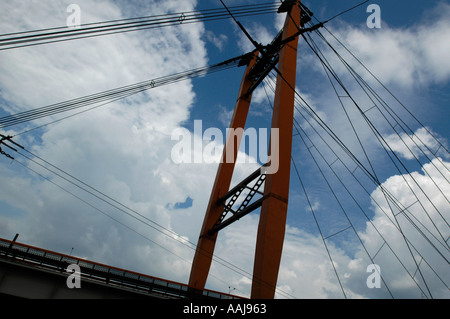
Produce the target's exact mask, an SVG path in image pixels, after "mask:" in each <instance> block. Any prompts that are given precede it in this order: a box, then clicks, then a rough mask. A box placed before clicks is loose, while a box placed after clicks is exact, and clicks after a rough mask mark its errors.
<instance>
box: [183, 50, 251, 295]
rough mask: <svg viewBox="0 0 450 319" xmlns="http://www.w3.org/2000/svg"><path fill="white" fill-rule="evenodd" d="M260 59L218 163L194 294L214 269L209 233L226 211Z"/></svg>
mask: <svg viewBox="0 0 450 319" xmlns="http://www.w3.org/2000/svg"><path fill="white" fill-rule="evenodd" d="M257 55H258V54H257V53H256V52H255V55H254V57H253V59H251V60H250V62H249V64H248V66H247V68H246V71H245V73H244V76H243V78H242V82H241V86H240V89H239V95H238V99H237V101H236V106H235V109H234V113H233V117H232V119H231V123H230V130H229V132H235V133H236V134H235V135H229V136H227V140H226V143H225V147H224V149H223V153H222V159H221V161H220V163H219V167H218V170H217V174H216V179H215V181H214V185H213V188H212V192H211V196H210V199H209V203H208V208H207V210H206V214H205V219H204V221H203V226H202V229H201V231H200V236H199V240H198V243H197V248H196V252H195V255H194V259H193V263H192V268H191V274H190V278H189V286H190V287H191V288H192V289H194V290H196V289H198V290H202V289H204V287H205V284H206V280H207V277H208V273H209V269H210V267H211V262H212V258H213V253H214V248H215V244H216V239H217V233H214V234H209V233H208V232H209V230H211V229H212V228H213V226H214V225H215V223H216V222H217V220H218V219H219V217H220V216H221V214H222V211H223V206H221V205H219V204H218V203H217V201H218V199H220V198H221V197H222V196H224V195H225V194H226V193H227V192H228V191H229V189H230V183H231V179H232V177H233V171H234V166H235V163H236V158H237V154H238V150H239V146H240V141H241V137H242V134H239V132H242V130H243V129H244V127H245V122H246V120H247V115H248V110H249V108H250V102H251V95H249V96H247V92H248V91H249V88H250V86H251V85H252V84H253V81H251V80H250V79H249V77H248V74H249V72H250V70H251V69H252V67H253V65H254V64H255V61H256V57H257ZM238 129H242V130H238ZM235 136H236V140H235Z"/></svg>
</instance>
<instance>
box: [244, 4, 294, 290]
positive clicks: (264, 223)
mask: <svg viewBox="0 0 450 319" xmlns="http://www.w3.org/2000/svg"><path fill="white" fill-rule="evenodd" d="M299 4H300V3H299V2H298V3H297V5H294V6H293V7H292V10H291V12H290V14H289V13H288V15H287V18H286V22H285V25H284V29H283V30H284V31H283V39H288V38H290V37H291V36H294V35H295V34H296V33H297V32H298V27H299V26H300V15H301V10H300V6H299ZM297 46H298V36H297V37H295V38H294V39H293V40H292V41H290V42H287V43H286V44H285V45H284V46H283V47H282V48H281V51H280V60H279V63H278V71H279V74H278V78H277V86H276V91H275V100H274V107H273V117H272V128H276V129H278V132H279V147H278V149H279V154H270V157H271V161H274V159H276V158H278V161H279V162H278V171H277V172H276V173H273V174H267V175H266V181H265V186H264V196H266V197H267V198H266V199H265V200H264V202H263V204H262V207H261V215H260V220H259V226H258V235H257V236H258V237H257V241H256V252H255V263H254V269H253V284H252V293H251V298H252V299H272V298H274V296H275V288H276V284H277V279H278V271H279V267H280V261H281V252H282V249H283V242H284V235H285V227H286V216H287V208H288V197H289V179H290V168H291V149H292V129H293V121H294V99H295V91H294V90H295V79H296V67H297ZM277 155H278V156H277Z"/></svg>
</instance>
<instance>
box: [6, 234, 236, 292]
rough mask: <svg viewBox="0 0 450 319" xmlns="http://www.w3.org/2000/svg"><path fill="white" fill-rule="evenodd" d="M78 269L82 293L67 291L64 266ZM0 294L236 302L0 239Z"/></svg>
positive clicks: (157, 279) (177, 284)
mask: <svg viewBox="0 0 450 319" xmlns="http://www.w3.org/2000/svg"><path fill="white" fill-rule="evenodd" d="M70 264H76V265H78V266H79V268H80V272H81V273H80V278H81V284H82V289H76V288H73V289H70V288H68V287H67V284H66V280H67V278H68V276H69V275H70V273H68V272H66V269H67V266H69V265H70ZM0 293H1V294H3V295H9V296H16V297H24V298H42V299H47V298H72V297H79V298H164V299H171V298H172V299H194V298H196V299H198V298H206V299H240V298H241V297H237V296H234V295H229V294H224V293H220V292H216V291H212V290H203V291H200V292H199V291H195V292H194V291H192V289H189V287H188V286H187V285H185V284H182V283H177V282H173V281H170V280H165V279H161V278H157V277H152V276H149V275H145V274H140V273H137V272H133V271H129V270H125V269H120V268H116V267H111V266H108V265H104V264H100V263H96V262H92V261H88V260H85V259H81V258H77V257H73V256H69V255H64V254H60V253H57V252H54V251H49V250H45V249H42V248H38V247H33V246H29V245H25V244H22V243H17V242H13V241H10V240H7V239H2V238H0Z"/></svg>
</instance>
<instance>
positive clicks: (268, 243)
mask: <svg viewBox="0 0 450 319" xmlns="http://www.w3.org/2000/svg"><path fill="white" fill-rule="evenodd" d="M300 2H301V1H300V0H297V1H295V3H293V6H292V8H290V10H289V12H288V14H287V16H286V21H285V25H284V29H283V34H282V36H281V43H283V44H282V47H281V50H280V51H279V61H278V72H279V75H278V78H277V86H276V91H275V100H274V108H273V117H272V131H273V129H276V130H277V131H278V134H279V145H278V147H276V148H275V149H277V150H278V154H269V158H270V159H271V162H272V164H273V161H274V160H276V161H278V162H277V163H276V165H277V166H278V169H277V170H276V172H275V171H274V172H270V173H267V175H266V180H265V186H264V187H265V188H264V196H263V201H262V208H261V215H260V221H259V226H258V235H257V242H256V251H255V263H254V272H253V283H252V292H251V298H253V299H272V298H274V296H275V288H276V283H277V279H278V271H279V267H280V261H281V252H282V248H283V242H284V235H285V227H286V216H287V208H288V196H289V179H290V167H291V148H292V129H293V119H294V99H295V91H294V88H295V78H296V68H297V46H298V31H299V28H300V16H301V6H300ZM283 40H286V41H287V42H286V43H284V42H283ZM257 60H258V54H257V53H256V52H255V53H254V56H253V59H251V61H250V62H249V64H248V66H247V68H246V71H245V73H244V76H243V79H242V82H241V86H240V90H239V95H238V100H237V102H236V107H235V110H234V114H233V117H232V120H231V123H230V128H231V129H235V131H236V129H237V128H241V129H243V128H244V127H245V122H246V119H247V115H248V110H249V107H250V102H251V94H247V93H248V92H249V89H250V88H251V87H252V86H253V85H254V83H255V82H254V79H252V78H250V77H249V74H250V73H251V70H252V68H253V67H254V66H255V64H256V63H257ZM230 131H232V130H230ZM236 137H237V140H234V138H235V136H234V135H233V136H227V141H226V144H225V147H224V150H223V154H222V160H221V162H220V163H219V167H218V171H217V175H216V179H215V182H214V186H213V189H212V192H211V196H210V200H209V203H208V208H207V210H206V214H205V219H204V221H203V226H202V229H201V232H200V236H199V241H198V244H197V249H196V252H195V256H194V259H193V263H192V269H191V274H190V278H189V286H190V287H191V288H192V289H194V290H202V289H204V287H205V284H206V280H207V277H208V273H209V269H210V267H211V262H212V258H213V254H214V247H215V243H216V239H217V234H218V233H217V232H211V229H213V227H214V226H215V225H216V223H217V221H218V219H219V218H220V217H221V214H222V212H223V210H224V207H223V206H221V205H220V204H219V199H221V198H222V197H223V196H225V195H226V194H227V193H228V191H229V189H230V183H231V179H232V175H233V170H234V166H235V162H236V156H237V153H238V149H239V145H240V140H241V136H240V135H238V134H237V135H236ZM230 154H231V156H233V157H234V161H232V162H230V160H229V159H230V158H231V157H230Z"/></svg>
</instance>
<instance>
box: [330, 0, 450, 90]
mask: <svg viewBox="0 0 450 319" xmlns="http://www.w3.org/2000/svg"><path fill="white" fill-rule="evenodd" d="M449 13H450V5H449V4H448V3H444V2H441V3H439V4H438V6H437V7H436V8H434V9H433V10H431V11H430V12H429V13H428V16H427V17H426V18H424V19H423V20H422V21H421V23H420V24H418V25H417V26H416V27H412V28H407V29H403V28H402V29H400V28H393V27H390V26H388V25H387V24H386V23H385V24H384V25H383V27H382V28H381V29H378V30H377V31H375V32H374V30H371V29H367V28H361V29H359V28H354V27H351V26H344V27H342V29H341V30H339V31H340V34H343V35H344V37H345V42H346V43H348V44H349V46H350V48H351V49H352V51H354V52H355V53H356V55H357V56H358V57H359V58H361V60H362V61H364V63H365V65H366V66H367V67H368V68H369V69H370V70H372V71H373V72H374V73H375V74H376V75H377V76H378V77H379V78H380V79H381V80H382V81H383V82H384V83H385V84H397V85H401V86H406V87H411V86H419V85H420V86H422V85H426V86H427V85H430V84H435V83H443V82H446V81H448V80H449V79H450V62H449V61H448V59H447V57H446V55H445V53H444V52H448V51H449V50H450V47H449V46H450V44H449V43H448V41H443V40H442V39H445V38H448V37H449V36H450V22H449V21H448V19H447V18H446V17H448V14H449Z"/></svg>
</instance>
